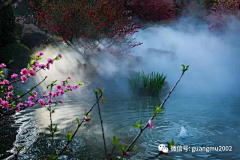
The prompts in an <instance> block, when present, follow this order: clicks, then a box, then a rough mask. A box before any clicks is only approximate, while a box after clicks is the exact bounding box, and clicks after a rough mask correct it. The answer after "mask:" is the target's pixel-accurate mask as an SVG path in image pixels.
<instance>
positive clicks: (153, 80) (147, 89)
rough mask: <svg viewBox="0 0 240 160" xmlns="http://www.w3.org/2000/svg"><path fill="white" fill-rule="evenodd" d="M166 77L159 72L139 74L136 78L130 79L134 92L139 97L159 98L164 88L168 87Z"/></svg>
mask: <svg viewBox="0 0 240 160" xmlns="http://www.w3.org/2000/svg"><path fill="white" fill-rule="evenodd" d="M166 78H167V76H166V75H163V74H160V73H158V72H151V73H149V74H145V73H144V72H143V71H142V72H138V73H137V74H136V76H131V77H130V78H128V80H129V84H130V86H131V88H132V90H133V91H134V92H135V93H137V94H139V95H147V96H159V94H160V93H161V91H163V89H164V87H165V86H167V82H166Z"/></svg>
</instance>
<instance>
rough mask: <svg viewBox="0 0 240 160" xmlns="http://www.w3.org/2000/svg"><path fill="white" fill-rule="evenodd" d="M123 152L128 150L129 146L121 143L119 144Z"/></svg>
mask: <svg viewBox="0 0 240 160" xmlns="http://www.w3.org/2000/svg"><path fill="white" fill-rule="evenodd" d="M118 147H119V148H120V149H121V150H122V151H123V152H125V151H126V149H127V146H126V145H123V146H122V145H119V146H118Z"/></svg>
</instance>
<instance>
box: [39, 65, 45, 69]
mask: <svg viewBox="0 0 240 160" xmlns="http://www.w3.org/2000/svg"><path fill="white" fill-rule="evenodd" d="M38 67H39V68H42V69H44V68H45V67H46V65H45V64H39V65H38Z"/></svg>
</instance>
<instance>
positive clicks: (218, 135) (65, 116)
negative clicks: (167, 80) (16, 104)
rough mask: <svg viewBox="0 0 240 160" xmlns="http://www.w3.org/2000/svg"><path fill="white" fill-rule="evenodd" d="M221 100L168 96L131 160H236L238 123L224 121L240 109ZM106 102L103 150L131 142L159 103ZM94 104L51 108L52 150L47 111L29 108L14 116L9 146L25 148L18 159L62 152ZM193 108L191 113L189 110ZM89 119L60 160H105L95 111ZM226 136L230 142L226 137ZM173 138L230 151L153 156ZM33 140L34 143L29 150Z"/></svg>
mask: <svg viewBox="0 0 240 160" xmlns="http://www.w3.org/2000/svg"><path fill="white" fill-rule="evenodd" d="M218 99H219V101H218ZM221 99H222V97H218V98H217V97H211V98H207V97H202V98H201V99H200V98H199V97H196V98H194V97H192V96H187V95H176V94H175V95H173V97H171V101H169V102H167V103H166V106H165V111H164V112H163V113H162V114H161V115H159V116H157V118H156V119H155V120H154V121H153V125H154V130H152V131H149V129H148V128H147V129H146V131H145V132H144V133H143V134H142V135H141V137H140V139H139V140H138V141H137V143H136V149H135V151H134V152H132V153H131V155H132V156H133V157H131V159H161V158H164V159H184V160H185V159H203V158H205V159H226V158H227V159H231V158H233V159H234V158H235V159H239V155H238V153H239V152H238V151H239V149H238V148H237V146H238V142H239V141H240V137H239V130H238V129H239V127H237V125H238V124H239V122H238V121H237V119H235V118H236V117H233V119H229V116H233V114H230V113H231V112H232V109H236V106H239V104H240V102H239V101H238V100H237V99H236V98H233V97H225V99H226V100H227V101H221ZM106 102H107V103H106V104H105V105H102V104H101V108H102V109H101V110H102V117H103V123H104V129H105V136H106V140H107V148H108V150H111V149H112V145H111V139H112V136H116V137H117V138H121V142H120V144H129V143H130V142H131V140H132V139H133V138H134V136H135V135H136V134H137V133H138V130H137V129H135V128H133V127H132V125H133V124H135V123H137V122H138V121H139V120H140V119H142V120H143V122H144V123H146V122H147V120H148V118H149V117H150V116H151V115H152V113H153V109H154V108H155V106H156V104H157V103H159V99H149V98H148V97H145V98H141V99H135V98H120V97H118V98H117V99H114V98H113V99H110V98H109V97H108V96H107V97H106ZM93 103H94V100H92V101H88V100H82V101H80V102H69V103H67V104H65V105H62V106H57V107H56V113H55V114H54V115H53V120H54V124H57V125H58V127H59V128H60V132H59V134H56V137H55V140H54V144H53V146H51V143H50V140H49V134H48V130H47V127H48V124H49V112H48V111H47V110H46V108H40V109H35V110H34V109H33V110H32V111H30V112H28V113H27V112H26V113H21V114H19V115H18V117H17V119H18V120H17V122H18V123H22V124H24V123H26V124H25V125H22V126H21V127H20V130H19V132H18V135H17V137H16V141H15V143H14V145H15V146H17V145H20V144H24V145H28V146H30V149H29V150H28V151H27V153H26V154H25V155H24V156H23V157H22V158H21V159H31V158H32V159H40V158H41V157H42V156H43V155H47V154H51V152H52V148H53V147H54V148H61V147H62V146H64V144H66V134H67V131H74V129H75V128H76V125H77V123H76V122H75V119H76V118H77V117H78V118H79V119H81V118H83V114H84V110H85V108H86V109H89V108H90V107H91V106H92V104H93ZM192 104H195V105H192ZM220 104H221V105H222V106H226V107H225V111H224V112H221V111H219V110H216V107H217V106H219V105H220ZM193 106H194V109H192V108H193ZM203 111H205V112H203ZM223 113H227V114H223ZM236 113H238V110H236V112H235V113H234V114H235V115H236ZM217 114H221V115H222V117H219V116H218V117H216V116H214V115H217ZM91 115H92V120H91V121H90V122H89V123H84V125H83V126H82V127H81V129H80V130H79V131H78V133H77V137H76V139H75V140H74V141H73V143H72V144H71V147H70V148H71V150H70V152H69V153H66V154H65V155H64V156H63V157H62V159H69V158H78V159H84V158H85V159H94V158H97V159H99V158H104V156H105V155H104V151H103V140H102V135H101V127H100V120H99V116H98V111H97V108H95V109H94V110H93V112H92V113H91ZM235 115H234V116H235ZM222 119H225V121H222ZM229 122H231V123H229ZM238 126H239V125H238ZM185 133H186V134H185ZM226 135H227V137H232V138H227V137H226ZM172 138H173V139H174V140H175V141H176V142H177V143H180V144H181V145H188V146H190V147H192V146H195V147H196V146H219V145H231V146H233V148H234V150H233V152H218V153H216V152H212V153H204V152H195V153H191V152H190V151H189V152H186V153H185V152H181V153H177V152H172V153H171V154H169V155H168V156H165V155H160V156H157V155H158V148H157V146H158V145H159V144H161V143H166V142H168V141H171V140H172ZM36 140H37V141H36ZM35 141H36V143H34V144H33V145H31V144H32V143H33V142H35ZM120 154H121V153H120V150H119V149H117V151H116V152H115V155H120ZM155 156H157V157H155ZM229 157H230V158H229Z"/></svg>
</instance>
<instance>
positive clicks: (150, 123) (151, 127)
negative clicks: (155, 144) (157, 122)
mask: <svg viewBox="0 0 240 160" xmlns="http://www.w3.org/2000/svg"><path fill="white" fill-rule="evenodd" d="M148 125H149V129H150V131H151V130H152V129H153V128H154V127H153V123H152V121H151V120H149V121H148Z"/></svg>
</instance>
